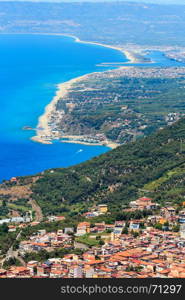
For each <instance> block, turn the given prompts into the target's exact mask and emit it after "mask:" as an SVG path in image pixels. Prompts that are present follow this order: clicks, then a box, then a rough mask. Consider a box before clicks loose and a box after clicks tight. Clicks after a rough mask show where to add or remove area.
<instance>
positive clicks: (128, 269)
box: [0, 196, 185, 278]
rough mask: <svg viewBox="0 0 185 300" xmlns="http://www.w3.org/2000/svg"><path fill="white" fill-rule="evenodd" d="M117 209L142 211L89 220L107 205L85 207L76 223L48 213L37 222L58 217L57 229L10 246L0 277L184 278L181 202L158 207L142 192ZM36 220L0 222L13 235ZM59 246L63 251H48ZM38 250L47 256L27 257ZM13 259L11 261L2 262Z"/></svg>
mask: <svg viewBox="0 0 185 300" xmlns="http://www.w3.org/2000/svg"><path fill="white" fill-rule="evenodd" d="M122 212H123V213H125V212H126V213H131V212H135V213H138V212H140V213H144V212H145V214H143V216H144V215H145V217H142V218H141V217H140V218H138V219H132V218H131V219H127V220H117V221H115V222H114V223H112V224H111V223H110V224H107V223H106V222H105V221H102V222H98V223H96V222H95V223H94V221H93V219H94V218H96V217H97V216H99V217H105V216H106V215H111V211H109V206H108V205H107V204H99V205H98V206H93V207H91V208H89V210H88V211H87V212H86V213H83V214H82V217H83V218H84V221H82V222H79V223H78V224H77V225H76V227H64V226H62V224H63V222H64V221H65V222H66V221H67V220H66V217H64V216H48V217H47V219H46V220H45V221H41V223H45V224H49V223H51V224H52V223H53V222H59V224H61V228H60V229H58V230H57V231H49V232H47V229H40V230H35V231H33V233H32V234H31V235H30V236H29V237H28V238H27V239H26V240H24V239H21V240H20V242H19V243H18V244H17V245H16V249H13V247H11V251H10V249H9V250H8V252H7V254H6V255H3V256H2V261H1V268H0V278H110V277H111V278H123V277H124V278H155V277H158V278H168V277H170V278H176V277H178V278H184V277H185V272H184V268H185V254H184V250H185V202H183V203H180V204H179V205H178V206H177V205H174V206H170V203H166V204H165V206H163V207H161V206H160V205H159V204H158V203H155V202H154V201H153V200H152V199H151V198H148V197H145V196H144V197H140V198H138V199H136V200H135V201H131V202H130V203H129V205H128V207H126V208H124V209H123V211H122ZM39 223H40V222H36V221H34V220H33V219H32V218H31V217H30V219H28V218H27V220H26V219H25V220H23V219H21V218H20V219H18V218H17V219H16V220H7V219H4V221H3V220H2V221H1V224H4V225H3V226H8V230H9V231H10V232H16V233H17V234H19V235H21V231H22V230H23V229H24V228H26V227H31V228H34V227H35V228H36V227H37V226H38V225H39ZM41 223H40V224H41ZM61 249H62V251H63V252H61V253H63V254H61V255H57V256H55V255H54V254H53V253H55V252H54V251H59V250H60V251H61ZM38 253H44V254H45V255H46V257H47V258H46V259H43V258H42V259H41V260H36V259H30V260H29V257H34V255H35V256H36V255H37V254H38ZM51 253H52V257H51V256H50V254H51ZM56 253H57V252H56ZM58 253H60V252H58ZM3 257H4V258H3ZM13 258H14V259H15V261H16V264H14V263H15V261H14V263H13V264H12V265H11V264H10V265H6V261H9V260H10V261H11V260H12V259H13ZM4 266H5V267H4Z"/></svg>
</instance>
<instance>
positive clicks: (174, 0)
mask: <svg viewBox="0 0 185 300" xmlns="http://www.w3.org/2000/svg"><path fill="white" fill-rule="evenodd" d="M4 1H8V2H9V1H24V2H111V1H114V2H115V1H122V2H140V3H141V2H145V3H163V4H184V5H185V0H0V2H4Z"/></svg>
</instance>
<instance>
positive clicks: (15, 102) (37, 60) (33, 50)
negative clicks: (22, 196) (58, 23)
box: [0, 34, 127, 182]
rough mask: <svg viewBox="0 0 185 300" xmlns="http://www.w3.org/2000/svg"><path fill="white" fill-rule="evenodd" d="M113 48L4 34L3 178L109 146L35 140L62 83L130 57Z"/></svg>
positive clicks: (0, 38) (0, 97)
mask: <svg viewBox="0 0 185 300" xmlns="http://www.w3.org/2000/svg"><path fill="white" fill-rule="evenodd" d="M126 61H127V59H126V58H125V56H124V55H123V54H122V53H121V52H119V51H117V50H114V49H111V48H106V47H102V46H98V45H93V44H86V43H79V42H76V41H75V39H74V38H72V37H64V36H56V35H24V34H20V35H16V34H15V35H14V34H13V35H11V34H7V35H0V109H1V118H0V182H1V181H2V180H7V179H10V178H11V177H14V176H22V175H31V174H35V173H38V172H42V171H44V170H46V169H50V168H55V167H67V166H71V165H75V164H78V163H80V162H83V161H86V160H88V159H90V158H92V157H95V156H98V155H100V154H102V153H104V152H106V151H109V150H110V149H109V148H108V147H104V146H87V145H81V144H73V143H70V144H67V143H61V142H59V141H54V142H53V144H52V145H44V144H40V143H36V142H33V141H31V140H30V138H31V137H32V136H34V134H35V132H34V131H28V130H23V128H24V126H30V127H32V128H36V126H37V124H38V118H39V117H40V116H41V115H42V114H43V113H44V110H45V107H46V105H47V104H48V103H50V102H51V100H52V98H53V97H54V96H55V93H56V90H57V85H58V84H59V83H62V82H65V81H68V80H70V79H73V78H75V77H78V76H81V75H85V74H88V73H92V72H96V71H100V72H101V71H104V70H107V68H106V67H105V68H102V67H98V66H97V64H101V63H102V62H120V63H121V62H126Z"/></svg>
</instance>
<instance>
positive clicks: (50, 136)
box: [17, 33, 139, 149]
mask: <svg viewBox="0 0 185 300" xmlns="http://www.w3.org/2000/svg"><path fill="white" fill-rule="evenodd" d="M17 34H19V33H17ZM21 34H26V33H21ZM29 34H32V35H53V36H64V37H69V38H73V39H74V40H75V42H77V43H82V44H91V45H97V46H101V47H106V48H110V49H114V50H117V51H120V52H121V53H122V54H124V56H125V57H126V58H127V60H128V61H127V62H125V64H128V65H129V64H133V63H139V62H138V59H137V58H136V57H135V56H134V55H133V54H132V53H131V51H128V50H124V49H122V48H120V47H117V46H112V45H107V44H102V43H98V42H89V41H83V40H80V39H79V38H78V37H76V36H74V35H67V34H60V33H29ZM120 68H127V66H118V69H120ZM96 73H102V72H101V71H100V72H92V73H88V74H85V75H82V76H79V77H75V78H73V79H71V80H68V81H65V82H63V83H59V84H58V85H57V89H56V93H55V96H54V97H53V98H52V100H51V102H50V103H49V104H48V105H46V106H45V109H44V113H43V114H42V115H41V116H40V117H39V119H38V125H37V127H36V135H35V136H33V137H31V140H32V141H34V142H38V143H42V144H52V141H53V140H56V139H57V140H60V141H61V142H64V143H78V144H84V145H89V146H107V147H109V148H111V149H114V148H116V147H118V146H119V144H117V143H114V142H112V141H108V140H105V141H103V142H98V143H90V142H89V143H88V142H85V141H84V142H83V141H81V140H80V139H79V137H78V136H73V137H71V136H69V140H67V141H66V140H64V141H62V138H64V137H63V136H62V135H59V133H57V130H55V133H53V132H52V130H53V128H52V126H51V125H50V124H51V123H52V120H51V119H52V117H53V114H54V113H55V112H56V104H57V103H58V101H59V100H60V99H61V98H63V97H64V96H65V95H66V94H67V93H68V91H69V90H70V88H71V86H72V85H73V84H74V83H76V82H78V81H81V80H82V79H84V78H87V77H88V76H89V75H92V74H96ZM49 123H50V124H49ZM65 137H66V136H65Z"/></svg>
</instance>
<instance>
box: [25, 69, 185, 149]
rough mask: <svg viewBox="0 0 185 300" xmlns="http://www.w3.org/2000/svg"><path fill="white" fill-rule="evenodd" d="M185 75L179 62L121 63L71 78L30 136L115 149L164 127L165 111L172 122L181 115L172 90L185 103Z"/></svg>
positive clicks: (59, 89)
mask: <svg viewBox="0 0 185 300" xmlns="http://www.w3.org/2000/svg"><path fill="white" fill-rule="evenodd" d="M184 77H185V68H184V67H183V66H180V67H169V68H158V67H154V68H151V67H147V68H146V67H131V66H129V67H125V66H124V67H120V68H117V69H115V70H109V71H104V72H95V73H92V74H87V75H85V76H81V77H77V78H75V79H72V80H70V81H68V82H65V83H63V84H61V85H59V86H58V90H57V93H56V96H55V97H54V98H53V101H52V102H51V103H50V104H49V105H48V106H47V107H46V110H45V113H44V114H43V115H42V116H41V117H40V119H39V124H38V126H37V128H36V130H35V131H36V135H35V136H33V137H32V138H31V139H32V140H33V141H36V142H40V143H45V144H51V143H52V141H53V140H59V141H61V142H63V143H64V142H65V143H79V144H87V145H105V146H108V147H110V148H116V147H117V146H118V145H120V144H125V143H127V142H130V141H134V140H136V139H137V138H138V137H139V138H140V137H144V136H146V135H148V134H150V133H152V132H153V131H155V130H156V129H160V128H163V127H164V126H166V125H168V121H166V120H168V115H170V114H173V115H176V117H175V119H174V120H175V121H177V120H178V119H179V118H180V117H182V116H183V115H184V113H185V110H184V107H183V105H184V104H183V103H182V104H179V103H176V105H173V110H172V106H171V101H174V100H173V99H174V95H175V94H176V93H179V94H180V95H181V98H179V100H178V101H179V102H180V103H181V102H182V101H183V100H181V99H183V96H184ZM133 80H134V87H135V88H134V89H133ZM169 86H171V89H172V92H171V94H169V91H168V90H167V89H169ZM166 91H167V94H166V95H165V93H166ZM162 93H163V94H164V95H162ZM159 95H160V97H162V98H161V99H160V97H158V96H159ZM163 98H164V99H165V103H166V106H165V108H163V106H161V101H162V100H163ZM152 103H155V104H152ZM153 105H154V106H155V109H154V107H153ZM179 105H181V110H179V108H178V107H179ZM161 108H162V110H161ZM110 110H111V111H110Z"/></svg>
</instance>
